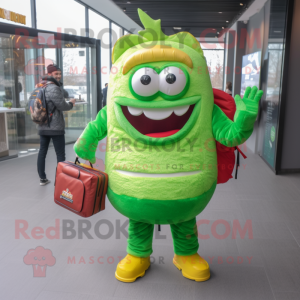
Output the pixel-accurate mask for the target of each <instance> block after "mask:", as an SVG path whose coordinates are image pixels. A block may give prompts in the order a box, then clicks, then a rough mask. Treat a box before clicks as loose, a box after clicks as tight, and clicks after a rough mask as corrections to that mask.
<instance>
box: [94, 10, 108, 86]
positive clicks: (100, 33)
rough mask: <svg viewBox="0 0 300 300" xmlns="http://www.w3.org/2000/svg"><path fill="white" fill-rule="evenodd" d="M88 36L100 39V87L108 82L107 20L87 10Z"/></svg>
mask: <svg viewBox="0 0 300 300" xmlns="http://www.w3.org/2000/svg"><path fill="white" fill-rule="evenodd" d="M89 28H90V37H94V38H97V39H100V40H101V85H102V86H101V88H102V89H103V88H104V85H105V83H108V79H109V70H110V52H109V21H108V20H107V19H105V18H103V17H102V16H100V15H98V14H97V13H95V12H93V11H92V10H89Z"/></svg>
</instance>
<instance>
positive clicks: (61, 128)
mask: <svg viewBox="0 0 300 300" xmlns="http://www.w3.org/2000/svg"><path fill="white" fill-rule="evenodd" d="M47 71H48V75H47V76H44V77H43V78H42V80H47V81H51V82H53V83H54V84H49V85H47V87H46V89H45V98H46V103H47V108H48V112H49V113H50V112H53V115H52V119H51V122H50V124H46V125H37V129H38V134H39V135H40V150H39V154H38V160H37V168H38V173H39V176H40V185H46V184H47V183H49V182H50V180H49V179H47V176H46V173H45V160H46V155H47V152H48V147H49V143H50V140H51V139H52V141H53V145H54V149H55V152H56V157H57V163H59V162H61V161H65V159H66V157H65V156H66V155H65V120H64V116H63V111H67V110H71V109H72V108H73V106H74V105H75V99H71V100H70V101H69V102H66V101H65V98H67V97H68V95H67V92H66V91H64V89H63V87H62V84H61V83H60V79H61V70H60V68H59V67H58V66H56V65H49V66H48V67H47Z"/></svg>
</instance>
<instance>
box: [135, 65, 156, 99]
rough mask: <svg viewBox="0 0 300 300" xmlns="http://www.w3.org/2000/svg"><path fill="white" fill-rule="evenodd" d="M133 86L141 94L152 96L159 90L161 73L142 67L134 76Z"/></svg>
mask: <svg viewBox="0 0 300 300" xmlns="http://www.w3.org/2000/svg"><path fill="white" fill-rule="evenodd" d="M131 86H132V89H133V91H134V92H135V93H136V94H138V95H139V96H144V97H148V96H152V95H154V94H156V93H157V92H158V89H159V75H158V74H157V72H156V71H155V70H154V69H151V68H141V69H139V70H137V71H136V72H135V73H134V75H133V76H132V79H131Z"/></svg>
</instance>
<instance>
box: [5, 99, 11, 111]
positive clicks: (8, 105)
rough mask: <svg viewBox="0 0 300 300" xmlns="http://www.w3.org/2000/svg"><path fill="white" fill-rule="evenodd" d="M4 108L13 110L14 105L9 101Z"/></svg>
mask: <svg viewBox="0 0 300 300" xmlns="http://www.w3.org/2000/svg"><path fill="white" fill-rule="evenodd" d="M3 106H4V107H6V108H8V109H11V107H12V103H11V102H10V101H8V102H5V103H4V105H3Z"/></svg>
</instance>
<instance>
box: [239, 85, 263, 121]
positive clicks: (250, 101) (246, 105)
mask: <svg viewBox="0 0 300 300" xmlns="http://www.w3.org/2000/svg"><path fill="white" fill-rule="evenodd" d="M262 95H263V91H261V90H258V89H257V87H256V86H254V87H252V88H251V87H250V86H248V87H247V88H246V90H245V94H244V97H243V99H242V98H241V97H240V96H239V95H236V96H235V97H234V100H235V104H236V115H235V119H236V117H237V115H238V114H239V113H240V112H248V113H249V114H250V115H252V116H255V118H256V116H257V113H258V103H259V100H260V99H261V97H262Z"/></svg>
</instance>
